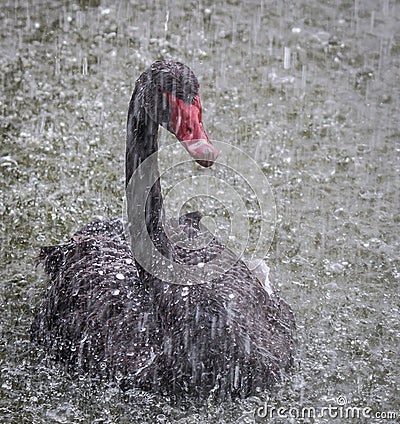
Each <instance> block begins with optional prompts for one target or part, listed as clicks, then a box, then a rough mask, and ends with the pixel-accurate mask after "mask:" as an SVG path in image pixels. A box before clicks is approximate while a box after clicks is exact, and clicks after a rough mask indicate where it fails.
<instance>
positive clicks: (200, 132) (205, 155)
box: [168, 93, 219, 168]
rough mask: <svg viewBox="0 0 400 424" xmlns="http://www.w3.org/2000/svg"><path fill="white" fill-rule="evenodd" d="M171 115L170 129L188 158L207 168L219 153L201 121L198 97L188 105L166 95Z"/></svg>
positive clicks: (170, 95) (172, 96)
mask: <svg viewBox="0 0 400 424" xmlns="http://www.w3.org/2000/svg"><path fill="white" fill-rule="evenodd" d="M168 102H169V104H170V106H171V109H172V113H171V119H170V128H171V130H172V131H173V133H174V134H175V135H176V137H177V139H178V140H179V141H180V142H181V143H182V144H183V146H184V147H185V149H186V150H187V151H188V152H189V154H190V156H192V158H193V159H194V160H195V161H196V162H197V163H198V164H199V165H201V166H204V167H206V168H208V167H209V166H211V165H212V164H213V163H214V162H215V160H216V159H217V157H218V155H219V151H218V150H217V148H216V147H215V146H213V144H212V143H211V141H210V140H209V138H208V136H207V134H206V131H205V129H204V127H203V122H202V120H201V104H200V99H199V96H196V98H195V99H194V101H193V103H192V104H190V105H188V104H186V103H185V102H184V101H183V100H181V99H178V98H176V97H175V96H174V95H172V94H170V93H168Z"/></svg>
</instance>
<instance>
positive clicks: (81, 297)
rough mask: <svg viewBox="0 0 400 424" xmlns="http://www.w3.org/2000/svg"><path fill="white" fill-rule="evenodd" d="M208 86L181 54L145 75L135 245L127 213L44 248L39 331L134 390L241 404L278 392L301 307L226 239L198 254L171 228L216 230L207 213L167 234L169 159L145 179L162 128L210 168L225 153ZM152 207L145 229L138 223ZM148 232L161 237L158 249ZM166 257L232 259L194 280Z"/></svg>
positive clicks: (82, 363)
mask: <svg viewBox="0 0 400 424" xmlns="http://www.w3.org/2000/svg"><path fill="white" fill-rule="evenodd" d="M198 89H199V84H198V81H197V79H196V77H195V75H194V74H193V72H192V71H191V70H190V69H189V68H188V67H187V66H186V65H183V64H182V63H179V62H175V61H157V62H155V63H153V65H151V67H150V68H148V69H147V70H146V71H145V72H144V73H143V74H142V75H141V76H140V77H139V79H138V80H137V81H136V85H135V89H134V92H133V95H132V98H131V101H130V104H129V112H128V121H127V146H126V187H127V203H128V207H127V209H128V222H130V226H129V232H128V234H130V236H129V237H128V238H130V242H129V241H128V238H127V237H126V236H125V231H124V224H123V222H122V219H120V218H114V219H111V220H108V221H96V222H92V223H90V224H88V225H86V226H85V227H83V228H82V229H81V230H80V231H78V232H77V233H76V234H74V235H73V237H72V238H71V240H70V241H69V242H68V243H66V244H62V245H58V246H49V247H44V248H42V250H41V253H40V261H41V262H42V263H43V264H44V267H45V270H46V272H47V273H48V274H49V276H50V281H51V285H50V288H49V289H48V292H47V294H46V297H45V299H44V300H43V301H42V303H41V305H40V307H39V311H38V313H37V315H36V317H35V319H34V321H33V323H32V327H31V336H32V340H33V341H34V342H35V343H39V344H41V345H42V346H43V347H44V348H45V350H47V351H48V352H50V353H51V356H52V357H54V358H56V359H59V360H62V361H64V362H66V363H67V364H69V365H70V366H72V368H73V369H74V370H77V371H78V372H85V373H89V374H91V375H93V376H97V377H99V378H105V379H107V380H108V379H109V380H111V381H116V382H118V383H119V384H120V385H121V387H123V388H124V387H138V388H142V389H144V390H149V391H152V392H157V393H160V394H164V395H168V396H170V397H171V399H177V400H179V399H185V398H188V399H198V400H200V401H204V400H205V399H208V398H209V397H210V396H212V397H213V398H215V399H222V400H230V399H233V398H236V397H245V396H248V395H250V394H254V393H256V392H258V391H260V390H263V389H268V388H271V386H272V385H273V383H274V382H276V381H277V380H278V379H279V378H280V376H281V374H282V371H283V370H287V369H288V368H289V367H290V366H291V365H292V362H293V351H294V341H293V337H294V336H293V334H294V327H295V324H294V318H293V314H292V311H291V309H290V307H289V306H288V305H287V304H286V303H285V302H284V301H283V300H282V299H281V298H280V297H279V296H278V295H276V294H272V295H271V294H268V293H267V291H266V290H265V289H264V287H263V285H262V284H261V283H260V281H259V280H258V279H257V278H256V276H255V275H254V273H253V272H252V271H250V270H249V269H248V268H247V266H246V265H245V263H244V262H243V261H242V260H240V259H239V258H237V257H236V256H235V255H234V254H233V252H231V251H230V250H229V249H226V248H224V246H223V245H222V244H221V243H220V242H218V240H216V239H215V238H212V239H211V241H210V242H209V243H208V245H207V246H206V247H202V248H200V249H198V250H191V249H187V248H185V247H184V246H183V247H182V246H181V245H180V244H179V243H178V244H176V243H174V242H173V240H172V239H173V238H174V237H172V236H171V235H170V234H177V235H178V236H179V237H181V238H182V236H184V237H186V238H188V239H193V240H194V239H196V238H199V237H200V238H201V237H203V235H204V234H205V233H206V234H210V233H208V232H207V229H206V228H205V227H204V226H203V225H202V223H201V222H200V220H201V215H200V214H199V213H197V212H192V213H189V214H186V215H184V216H181V217H180V218H179V219H177V220H171V222H169V223H167V225H169V226H170V227H171V228H173V231H172V232H171V231H168V232H167V231H165V228H164V223H163V215H162V195H161V186H160V179H159V176H158V169H157V160H154V161H151V163H150V165H149V166H147V168H146V172H145V174H147V176H145V177H143V175H142V174H143V173H141V175H140V177H139V178H138V177H136V178H133V177H134V176H135V172H136V171H137V169H138V167H140V165H141V164H142V163H143V161H145V160H146V159H147V158H148V157H150V156H151V155H152V154H153V153H156V152H157V150H158V143H157V133H158V127H159V125H162V126H164V127H166V128H167V129H168V130H169V131H170V132H172V133H173V134H175V136H176V137H177V138H178V140H179V141H181V143H182V144H183V145H184V147H185V148H186V149H187V150H188V152H189V153H190V155H191V156H192V157H193V158H194V159H195V160H196V161H197V162H198V163H199V164H200V165H202V166H204V167H208V166H211V165H212V164H213V162H214V161H215V159H216V157H217V155H218V151H217V149H216V148H215V147H214V146H213V145H212V144H211V142H210V141H209V139H208V137H207V135H206V133H205V130H204V128H203V124H202V118H201V105H200V100H199V94H198ZM155 157H156V156H155ZM143 178H144V180H143ZM151 180H152V181H153V182H154V184H152V186H151V189H150V190H147V191H148V193H144V192H145V191H146V189H145V188H144V187H147V188H149V186H146V184H147V183H148V182H149V181H151ZM132 181H133V183H132ZM143 181H144V182H143ZM143 184H144V185H143ZM140 210H143V211H144V212H143V215H144V217H145V224H144V226H143V225H142V226H141V225H140V223H139V224H138V223H137V219H136V217H137V216H138V215H140V213H139V212H140ZM141 237H148V239H150V240H151V246H152V248H151V249H150V250H151V251H150V252H149V250H148V249H149V247H148V246H147V245H146V243H144V244H143V243H141ZM179 237H178V238H179ZM131 246H132V247H131ZM143 246H144V247H143ZM146 249H147V250H146ZM132 252H133V254H132ZM155 253H159V254H161V257H163V258H166V259H168V260H170V261H172V262H173V263H175V264H182V265H183V266H185V265H191V266H194V265H196V264H197V265H198V264H204V263H205V264H207V263H208V262H210V261H214V262H215V261H217V262H218V261H220V262H223V261H227V262H228V263H229V266H228V267H227V270H226V271H222V272H219V273H217V274H216V277H215V278H214V279H209V280H207V281H204V282H202V284H187V285H185V280H184V275H183V276H182V274H180V275H176V276H174V275H172V276H169V278H170V279H169V280H168V279H164V280H162V279H160V278H159V276H157V275H155V273H154V272H152V267H153V270H154V266H158V265H157V263H158V262H157V261H156V260H153V259H152V257H153V254H155ZM139 257H141V258H142V259H140V260H138V258H139ZM146 257H147V259H148V260H147V262H146ZM143 258H144V259H143ZM217 265H218V264H217ZM217 268H218V266H217ZM221 269H224V266H223V264H222V265H221ZM192 277H193V276H192ZM192 277H191V278H192ZM171 278H172V280H171ZM182 278H183V279H182ZM174 279H175V280H174Z"/></svg>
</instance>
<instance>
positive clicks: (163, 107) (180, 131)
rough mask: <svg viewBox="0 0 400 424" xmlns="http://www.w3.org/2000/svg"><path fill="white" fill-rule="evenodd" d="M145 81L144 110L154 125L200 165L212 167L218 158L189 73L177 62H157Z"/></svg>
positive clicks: (194, 84)
mask: <svg viewBox="0 0 400 424" xmlns="http://www.w3.org/2000/svg"><path fill="white" fill-rule="evenodd" d="M141 79H142V80H143V79H144V81H143V82H144V83H145V84H143V85H145V86H146V89H145V92H144V93H143V100H144V105H143V106H144V108H145V110H146V112H147V115H148V116H149V118H150V119H151V120H153V121H154V122H155V123H157V124H159V125H162V126H163V127H165V128H166V129H167V130H168V131H170V132H171V133H172V134H174V135H175V136H176V138H177V139H178V140H179V141H180V142H181V143H182V145H183V146H184V148H185V149H186V150H187V151H188V153H189V154H190V155H191V156H192V158H193V159H194V160H195V161H196V162H197V163H198V164H199V165H201V166H203V167H209V166H211V165H212V164H213V163H214V162H215V160H216V159H217V157H218V155H219V151H218V149H217V148H216V147H215V146H214V145H213V144H212V143H211V141H210V140H209V138H208V136H207V133H206V131H205V129H204V126H203V122H202V108H201V103H200V96H199V83H198V80H197V78H196V76H195V75H194V73H193V72H192V70H191V69H190V68H189V67H188V66H186V65H184V64H183V63H180V62H176V61H167V60H163V61H157V62H154V63H153V65H152V66H151V67H150V68H149V69H148V71H147V72H145V73H144V74H143V75H142V76H141V77H140V78H139V80H141Z"/></svg>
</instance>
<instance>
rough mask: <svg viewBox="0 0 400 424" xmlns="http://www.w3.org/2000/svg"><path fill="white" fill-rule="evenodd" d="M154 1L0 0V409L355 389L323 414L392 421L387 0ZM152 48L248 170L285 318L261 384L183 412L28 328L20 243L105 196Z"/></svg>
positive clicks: (171, 415)
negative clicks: (272, 377) (262, 199)
mask: <svg viewBox="0 0 400 424" xmlns="http://www.w3.org/2000/svg"><path fill="white" fill-rule="evenodd" d="M146 3H148V4H146ZM160 3H161V4H159V3H158V2H150V1H148V2H139V1H134V0H132V1H120V2H117V4H115V3H114V2H109V1H96V0H92V1H90V0H89V1H83V0H82V1H80V2H70V1H64V2H61V1H60V2H58V1H53V2H51V1H49V2H28V1H17V2H10V1H3V2H2V8H1V10H0V22H1V27H0V49H1V50H0V51H1V54H0V68H1V88H2V90H1V92H0V108H1V145H0V166H1V174H0V193H1V203H0V214H1V217H2V219H1V224H0V225H1V230H2V231H1V247H2V249H1V265H0V273H1V284H0V306H1V308H0V311H1V312H0V331H1V333H0V337H1V342H0V372H1V375H0V421H1V422H5V423H33V422H34V423H51V422H59V423H81V422H85V423H86V422H98V423H116V422H120V423H122V422H123V423H125V422H126V423H128V422H129V423H136V422H137V423H142V422H149V423H154V422H163V423H166V422H171V423H206V422H207V423H208V422H209V423H234V422H237V423H243V422H249V423H250V422H267V417H265V416H264V415H266V411H267V412H268V413H269V411H271V410H272V408H273V407H275V408H278V407H280V406H281V407H283V408H286V409H289V408H293V409H292V415H295V414H296V413H298V412H296V411H300V410H301V407H308V408H315V412H316V414H318V413H321V410H322V408H324V407H328V406H329V405H332V406H334V407H339V406H341V407H342V409H343V408H345V407H346V406H348V407H355V408H359V409H360V410H361V409H362V408H370V416H371V418H360V419H359V420H356V419H354V420H353V419H350V418H348V419H347V418H346V419H345V418H342V421H341V422H397V421H396V420H395V419H394V418H393V417H392V418H390V417H389V418H387V416H388V414H389V413H390V412H391V411H395V412H397V414H399V392H398V390H399V389H398V388H399V384H400V382H399V366H400V364H399V347H398V340H399V336H400V334H399V280H400V260H399V259H400V258H399V252H400V246H399V244H400V243H399V222H400V212H399V211H400V197H399V194H400V177H399V175H400V130H399V128H400V122H399V121H400V118H399V117H400V104H399V99H400V29H399V28H400V7H399V3H398V2H395V1H389V0H383V1H380V2H376V1H372V0H371V1H368V0H367V1H358V0H355V1H329V2H328V1H327V2H318V1H311V2H310V1H294V2H289V1H272V0H271V1H248V2H243V3H242V2H240V1H236V0H230V1H229V2H226V3H225V2H217V3H214V2H211V1H205V0H204V1H199V2H195V1H189V2H186V3H184V4H179V3H178V2H176V1H165V2H160ZM161 58H174V59H178V60H182V61H184V62H185V63H187V64H188V65H190V66H191V67H192V68H193V69H194V70H195V72H196V73H197V75H198V77H199V80H200V83H201V93H202V102H203V108H204V116H203V117H204V123H205V126H206V128H207V131H208V133H209V135H210V137H211V138H215V139H218V140H224V141H226V142H231V143H234V144H235V145H236V146H238V147H240V148H241V149H243V150H245V151H246V152H247V153H249V154H250V155H251V156H253V157H254V158H255V159H256V160H257V162H258V164H259V166H260V167H261V169H262V170H263V172H264V174H265V175H266V176H267V178H268V181H269V183H270V185H271V186H272V188H273V192H274V195H275V199H276V205H277V224H276V233H275V237H274V240H273V243H272V246H271V249H270V250H269V252H268V264H269V265H270V267H271V279H272V280H273V281H275V282H276V284H277V286H278V287H279V290H280V292H281V294H282V296H283V297H284V298H285V299H286V300H288V302H289V303H290V304H291V305H292V307H293V310H294V312H295V315H296V319H297V324H298V357H297V360H296V366H295V369H294V371H293V373H292V375H291V376H289V378H288V379H287V380H285V381H284V382H283V383H282V384H281V385H280V386H279V387H277V388H276V390H275V391H274V393H272V394H271V393H270V394H262V395H260V396H258V397H253V398H251V399H247V400H245V401H242V402H237V403H235V404H233V405H222V406H218V407H217V406H209V407H204V408H203V409H202V410H200V411H197V410H196V409H194V408H193V407H192V408H191V407H188V408H187V409H186V410H183V409H177V408H173V407H172V406H170V405H169V403H168V401H167V400H165V399H160V398H156V397H154V396H152V395H150V394H146V393H141V392H139V391H132V392H129V393H127V394H124V395H123V394H121V393H119V391H118V390H117V389H116V388H114V387H112V386H107V387H105V386H104V385H103V386H102V385H99V384H96V383H94V382H91V381H89V380H88V379H85V378H84V377H82V378H81V379H77V378H73V377H71V376H69V375H68V373H67V371H66V370H65V369H64V368H63V367H62V366H60V365H58V364H56V363H53V362H52V361H51V360H48V359H46V357H45V355H43V353H41V352H36V351H32V347H31V345H30V343H29V325H30V321H31V320H32V317H33V314H34V312H35V310H36V308H37V306H38V303H39V302H40V299H41V298H42V297H43V296H44V295H45V292H46V285H47V283H46V281H45V278H44V275H43V272H42V270H41V269H40V268H36V267H35V262H34V260H35V257H36V255H37V253H38V249H39V246H41V245H44V244H54V243H58V242H60V241H66V240H67V239H68V237H69V236H70V235H71V233H72V232H73V231H75V230H77V229H78V228H79V227H80V226H81V225H82V224H84V223H86V222H88V221H90V220H92V219H95V218H98V217H111V216H114V215H118V214H120V213H121V210H122V204H123V159H124V140H125V115H126V109H127V104H128V101H129V98H130V95H131V91H132V88H133V84H134V81H135V79H136V78H137V77H138V75H139V74H140V72H141V71H143V70H144V69H145V68H146V67H147V66H148V65H149V64H150V63H151V62H152V61H153V60H155V59H161ZM163 140H164V142H168V140H169V138H168V136H167V135H165V134H164V135H163ZM249 172H250V173H251V170H249ZM173 183H174V181H173V176H171V179H168V178H166V181H165V186H166V187H167V186H168V184H173ZM364 412H365V411H364ZM338 413H339V412H338ZM382 413H383V414H386V415H381V416H382V417H383V418H379V414H382ZM332 418H333V417H332V416H331V417H329V416H328V415H327V413H326V414H325V415H324V416H323V417H316V418H312V419H310V420H309V421H307V420H306V421H304V422H316V423H317V422H318V423H330V422H331V421H332ZM362 419H364V421H362ZM297 421H299V419H298V420H297ZM268 422H271V420H269V421H268ZM272 422H291V421H290V420H289V419H288V418H279V417H277V416H276V414H275V417H274V418H273V420H272ZM293 422H296V419H293Z"/></svg>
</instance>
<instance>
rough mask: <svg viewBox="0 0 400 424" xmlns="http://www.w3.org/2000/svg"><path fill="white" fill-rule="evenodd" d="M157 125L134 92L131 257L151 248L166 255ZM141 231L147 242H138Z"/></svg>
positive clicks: (129, 149)
mask: <svg viewBox="0 0 400 424" xmlns="http://www.w3.org/2000/svg"><path fill="white" fill-rule="evenodd" d="M158 126H159V124H158V123H156V122H154V121H153V120H152V119H150V118H149V116H148V115H147V113H146V111H145V109H144V108H143V107H141V105H140V103H139V101H138V99H137V98H136V97H135V92H134V94H133V96H132V99H131V103H130V105H129V112H128V122H127V143H126V164H125V166H126V168H125V178H126V189H127V191H126V194H127V208H128V211H127V212H128V221H129V223H130V228H133V231H134V233H133V232H132V230H131V231H130V232H131V239H132V251H133V253H134V256H135V257H139V256H138V255H139V254H141V255H145V256H146V257H147V258H151V255H152V252H153V249H154V248H156V249H157V250H158V251H159V252H160V253H161V254H162V255H163V256H167V257H168V256H169V245H168V242H167V236H166V234H165V232H164V228H163V223H162V216H163V199H162V193H161V184H160V177H159V171H158V161H157V151H158V142H157V136H158ZM145 161H146V162H145ZM143 162H145V164H143ZM142 164H143V165H142ZM132 177H133V178H132ZM140 221H142V222H140ZM132 223H133V224H132ZM135 231H136V232H135ZM144 231H147V233H148V235H149V237H150V240H151V242H152V243H151V246H149V245H148V244H146V243H141V241H142V240H144V239H145V237H144ZM140 249H142V250H141V251H140ZM137 265H138V268H139V271H140V274H141V276H142V278H144V277H146V276H148V274H149V273H148V272H146V271H145V270H144V269H143V268H142V267H141V266H140V264H139V263H137Z"/></svg>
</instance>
